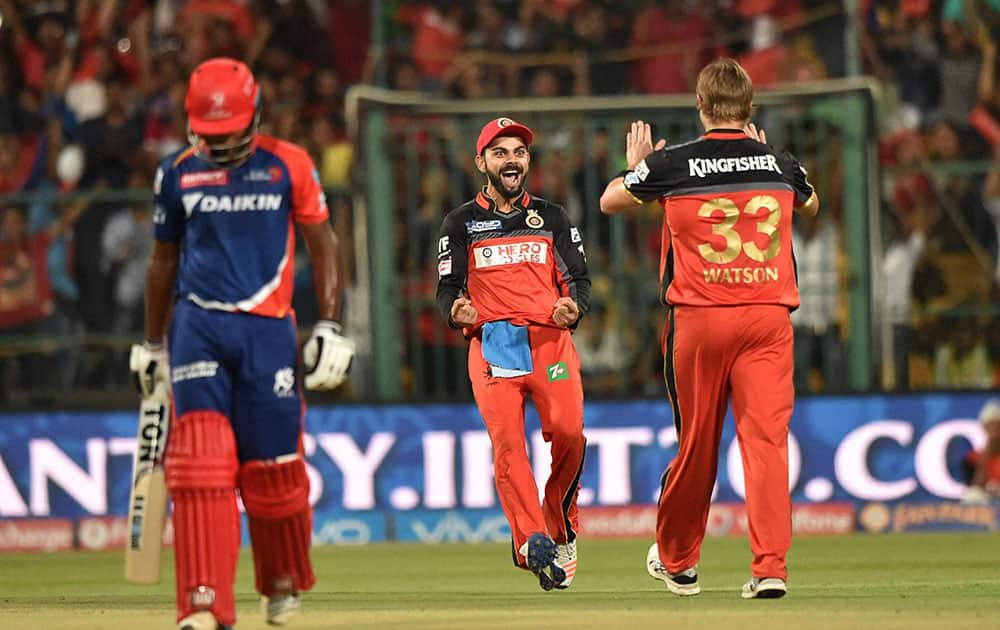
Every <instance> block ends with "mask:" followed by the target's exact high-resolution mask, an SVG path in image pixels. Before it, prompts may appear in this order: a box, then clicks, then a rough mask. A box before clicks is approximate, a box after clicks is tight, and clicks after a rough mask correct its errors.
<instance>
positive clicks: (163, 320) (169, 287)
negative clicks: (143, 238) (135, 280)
mask: <svg viewBox="0 0 1000 630" xmlns="http://www.w3.org/2000/svg"><path fill="white" fill-rule="evenodd" d="M178 266H179V259H178V258H176V257H173V256H164V255H159V256H158V255H157V254H156V253H155V252H154V253H153V257H152V258H150V260H149V266H148V267H147V268H146V339H148V340H150V341H160V340H162V339H163V337H164V336H165V335H166V332H167V314H168V313H169V311H170V301H171V298H172V297H173V293H174V283H175V282H176V281H177V268H178Z"/></svg>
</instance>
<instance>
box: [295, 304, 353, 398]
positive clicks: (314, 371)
mask: <svg viewBox="0 0 1000 630" xmlns="http://www.w3.org/2000/svg"><path fill="white" fill-rule="evenodd" d="M341 331H342V327H341V325H340V324H339V323H338V322H335V321H331V320H327V319H321V320H320V321H318V322H316V326H314V327H313V331H312V335H311V336H310V337H309V340H308V341H306V345H305V347H303V348H302V363H303V364H304V367H305V378H304V379H303V383H304V384H305V386H306V389H334V388H335V387H337V386H338V385H340V384H341V383H343V382H344V380H345V379H346V378H347V372H348V370H350V369H351V359H352V358H354V341H353V340H352V339H348V338H347V337H345V336H343V335H342V334H340V333H341Z"/></svg>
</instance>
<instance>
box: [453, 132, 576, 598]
mask: <svg viewBox="0 0 1000 630" xmlns="http://www.w3.org/2000/svg"><path fill="white" fill-rule="evenodd" d="M531 141H532V132H531V130H530V129H528V127H526V126H524V125H522V124H520V123H517V122H514V121H512V120H511V119H509V118H497V119H495V120H493V121H490V122H489V123H487V124H486V126H484V127H483V129H482V131H481V133H480V135H479V140H478V142H477V146H476V150H477V155H476V166H477V168H478V169H479V170H480V172H482V173H483V174H484V175H486V180H487V183H486V186H484V187H483V189H482V190H481V191H480V192H479V194H477V195H476V197H475V199H473V200H471V201H469V202H468V203H466V204H464V205H462V206H460V207H458V208H456V209H454V210H452V211H451V212H449V213H448V215H447V216H446V217H445V219H444V222H443V224H442V226H441V234H440V238H439V240H438V251H437V266H438V277H439V280H438V290H437V301H438V305H439V307H440V309H441V313H442V315H443V316H444V317H445V318H446V319H447V320H448V323H449V324H450V325H451V326H454V327H456V328H462V329H464V332H465V336H466V337H467V338H468V339H469V378H470V380H471V381H472V391H473V395H474V396H475V399H476V404H477V405H478V407H479V411H480V413H481V414H482V416H483V422H484V423H485V425H486V430H487V432H488V433H489V435H490V440H491V441H492V443H493V460H494V475H495V478H496V487H497V493H498V495H499V498H500V505H501V506H502V507H503V511H504V514H505V515H506V517H507V520H508V522H509V523H510V528H511V533H512V536H513V547H514V549H513V556H514V562H515V564H516V565H517V566H519V567H522V568H528V569H530V570H531V571H532V572H533V573H535V574H536V575H537V576H538V578H539V582H540V584H541V586H542V588H543V589H545V590H551V589H553V588H560V589H562V588H567V587H568V586H569V585H570V583H571V582H572V581H573V577H574V575H575V573H576V532H577V530H578V525H579V521H578V517H577V508H576V497H577V493H578V491H579V483H580V474H581V472H582V469H583V458H584V449H585V446H586V440H585V438H584V435H583V386H582V383H581V380H580V360H579V358H578V357H577V354H576V348H575V347H574V346H573V340H572V338H571V334H570V331H571V329H572V328H575V327H576V324H577V323H578V321H579V318H580V317H581V316H582V315H583V314H584V313H586V311H587V307H588V305H589V303H590V279H589V277H588V275H587V261H586V257H585V253H584V247H583V239H582V238H581V236H580V232H579V230H577V228H576V227H574V226H573V225H572V224H571V223H570V220H569V217H568V216H567V215H566V212H565V210H563V208H562V207H560V206H558V205H556V204H554V203H550V202H548V201H546V200H544V199H539V198H538V197H533V196H532V195H530V194H529V193H527V192H526V191H525V190H524V180H525V176H526V175H527V173H528V168H529V165H530V161H531V157H530V154H529V152H528V147H529V146H530V145H531ZM529 396H530V397H531V399H532V401H533V402H534V404H535V408H536V409H537V410H538V415H539V417H540V419H541V428H542V436H543V437H544V439H545V441H546V442H550V443H551V444H552V448H551V453H552V469H551V473H550V475H549V479H548V482H547V483H546V484H545V495H544V500H543V502H542V505H539V502H538V488H537V486H536V484H535V478H534V476H533V474H532V468H531V462H530V461H529V459H528V453H527V451H526V450H525V435H524V404H525V399H526V398H527V397H529Z"/></svg>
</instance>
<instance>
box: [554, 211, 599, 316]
mask: <svg viewBox="0 0 1000 630" xmlns="http://www.w3.org/2000/svg"><path fill="white" fill-rule="evenodd" d="M559 219H560V220H559V224H558V230H556V231H555V233H554V234H553V235H552V240H553V241H554V244H555V250H556V274H557V278H556V280H557V282H558V285H559V293H560V295H562V296H565V297H570V298H572V299H573V301H574V302H576V305H577V306H578V307H579V308H580V316H581V317H582V316H583V314H584V313H586V312H587V310H588V309H589V308H590V276H589V274H588V272H587V254H586V251H585V250H584V248H583V237H582V236H581V235H580V230H579V229H577V227H576V226H575V225H573V224H572V222H570V219H569V216H568V215H567V214H566V211H565V210H564V209H562V208H559ZM577 321H578V322H579V319H578V320H577Z"/></svg>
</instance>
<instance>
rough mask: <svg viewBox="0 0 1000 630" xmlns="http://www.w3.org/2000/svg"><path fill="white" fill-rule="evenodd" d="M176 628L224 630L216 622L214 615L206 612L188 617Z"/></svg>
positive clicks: (183, 629)
mask: <svg viewBox="0 0 1000 630" xmlns="http://www.w3.org/2000/svg"><path fill="white" fill-rule="evenodd" d="M177 627H178V628H179V629H180V630H219V628H225V626H223V625H222V624H220V623H219V622H218V620H216V618H215V615H213V614H212V613H210V612H209V611H207V610H203V611H201V612H196V613H195V614H193V615H188V616H187V617H185V618H183V619H181V622H180V624H178V626H177Z"/></svg>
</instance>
